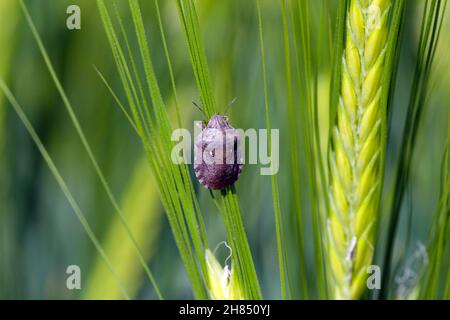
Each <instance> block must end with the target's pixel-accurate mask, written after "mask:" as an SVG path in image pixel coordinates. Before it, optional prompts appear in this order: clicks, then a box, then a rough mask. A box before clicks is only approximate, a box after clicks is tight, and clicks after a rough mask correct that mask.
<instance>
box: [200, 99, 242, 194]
mask: <svg viewBox="0 0 450 320" xmlns="http://www.w3.org/2000/svg"><path fill="white" fill-rule="evenodd" d="M233 102H234V100H233ZM233 102H232V103H233ZM197 107H198V106H197ZM242 167H243V159H242V153H241V139H240V136H239V134H238V131H237V130H236V129H234V128H233V127H232V126H231V125H230V124H229V122H228V117H226V116H221V115H219V114H215V115H214V116H212V117H211V119H210V120H209V121H208V122H207V123H206V122H203V124H202V131H201V132H200V134H199V135H198V136H197V137H196V138H195V144H194V171H195V176H196V177H197V179H198V181H199V182H200V184H202V185H203V186H204V187H205V188H208V189H214V190H220V189H224V188H226V187H228V186H231V185H232V184H233V183H235V182H236V181H237V179H238V178H239V175H240V174H241V171H242Z"/></svg>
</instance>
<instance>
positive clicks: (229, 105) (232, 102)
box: [223, 97, 237, 115]
mask: <svg viewBox="0 0 450 320" xmlns="http://www.w3.org/2000/svg"><path fill="white" fill-rule="evenodd" d="M236 99H237V97H235V98H234V99H233V100H231V102H230V103H229V104H228V106H227V107H226V109H225V111H224V112H223V115H226V114H227V111H228V109H230V108H231V106H232V105H233V104H234V103H235V102H236Z"/></svg>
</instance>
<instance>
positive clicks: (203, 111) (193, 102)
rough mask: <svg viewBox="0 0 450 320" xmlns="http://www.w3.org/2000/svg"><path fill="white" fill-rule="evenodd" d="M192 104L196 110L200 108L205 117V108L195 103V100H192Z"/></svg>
mask: <svg viewBox="0 0 450 320" xmlns="http://www.w3.org/2000/svg"><path fill="white" fill-rule="evenodd" d="M192 104H193V105H194V106H196V107H197V109H198V110H200V112H201V113H202V114H203V115H204V116H205V118H207V116H206V113H205V110H203V108H202V107H200V106H199V105H198V104H197V102H195V101H194V100H192Z"/></svg>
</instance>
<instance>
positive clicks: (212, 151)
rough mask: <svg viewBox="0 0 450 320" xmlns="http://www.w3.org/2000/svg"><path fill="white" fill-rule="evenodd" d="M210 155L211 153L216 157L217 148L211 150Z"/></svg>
mask: <svg viewBox="0 0 450 320" xmlns="http://www.w3.org/2000/svg"><path fill="white" fill-rule="evenodd" d="M209 155H210V156H211V157H215V156H216V150H215V149H213V150H211V151H210V152H209Z"/></svg>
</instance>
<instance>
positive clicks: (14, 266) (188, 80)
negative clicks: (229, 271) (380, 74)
mask: <svg viewBox="0 0 450 320" xmlns="http://www.w3.org/2000/svg"><path fill="white" fill-rule="evenodd" d="M25 3H26V5H27V7H28V9H29V10H30V13H31V15H32V17H33V19H34V21H35V23H36V25H37V28H38V31H39V32H40V34H41V36H42V38H43V42H44V45H45V46H46V49H47V50H48V51H49V55H50V58H51V60H52V62H53V63H54V66H55V69H56V72H57V74H58V76H59V78H60V79H61V81H62V84H63V86H64V88H65V90H66V92H67V93H68V97H69V99H70V101H71V102H72V104H73V106H74V108H75V112H76V114H77V116H78V117H79V120H80V123H81V125H82V127H83V129H84V130H85V133H86V135H87V137H88V140H89V142H90V143H91V145H92V147H93V150H94V153H95V156H96V157H97V159H98V161H99V164H100V166H101V168H102V170H103V171H104V173H105V174H106V177H107V180H108V183H109V184H110V186H111V187H112V190H113V192H114V194H115V195H116V196H117V198H118V199H119V200H120V204H121V206H122V208H123V209H124V212H125V213H126V215H127V217H128V220H129V222H130V224H131V226H132V229H133V231H134V234H135V235H136V238H137V239H138V241H139V242H140V244H141V247H142V248H143V250H144V253H145V256H146V259H148V263H149V266H150V268H151V270H152V272H153V274H154V276H155V278H156V280H157V283H158V284H159V286H160V288H161V291H162V293H163V295H164V297H166V298H181V299H184V298H192V292H191V290H190V286H189V282H188V280H187V277H186V274H185V272H184V269H183V265H182V263H181V260H180V257H179V254H178V252H177V249H176V246H175V243H174V241H173V238H172V234H171V231H170V228H169V226H168V222H167V219H166V217H165V215H164V212H163V210H162V206H161V204H160V201H159V198H158V197H159V195H158V192H157V189H156V186H155V185H154V183H153V178H152V175H151V172H150V169H149V167H148V165H147V163H146V161H145V156H144V152H143V150H142V145H141V142H140V140H139V138H138V137H137V135H136V134H135V132H134V131H133V129H132V127H131V126H130V125H129V123H128V122H127V120H126V118H125V117H124V115H123V114H122V112H121V111H120V109H119V108H118V107H117V105H116V103H115V102H114V99H113V98H112V96H111V94H110V93H109V92H108V90H107V88H106V87H105V86H104V84H103V83H102V81H101V79H100V78H99V76H98V75H97V73H96V72H95V69H94V66H95V67H96V68H98V69H99V70H100V71H101V72H102V73H103V74H104V75H105V77H106V79H108V81H109V82H110V83H111V84H112V86H113V87H114V89H115V91H116V92H117V93H118V94H119V98H120V99H121V100H122V101H123V102H125V98H124V97H123V94H122V93H123V91H122V89H121V85H120V81H119V78H118V76H117V71H116V68H115V64H114V61H113V59H112V54H111V50H110V47H109V46H108V43H107V41H106V36H105V33H104V30H103V26H102V22H101V19H100V17H99V13H98V9H97V5H96V2H95V1H92V0H60V1H51V0H39V1H25ZM117 3H118V5H119V9H120V10H121V12H123V16H124V19H125V23H126V28H127V30H131V31H130V32H132V28H131V19H130V17H129V13H128V10H127V5H126V1H120V0H119V1H117ZM411 3H413V4H410V5H409V6H408V11H407V23H406V28H405V30H404V34H403V38H402V51H401V56H400V67H399V71H398V76H397V80H396V89H395V99H394V101H393V107H394V108H393V109H392V117H391V119H390V121H391V122H390V123H391V126H390V132H389V143H388V152H387V155H388V159H387V168H386V179H385V188H384V194H385V195H384V197H383V199H384V201H385V202H387V201H388V200H389V192H390V190H392V183H393V181H392V176H391V174H390V173H391V171H392V166H393V164H394V163H395V161H396V160H397V156H398V152H399V143H400V141H401V140H400V138H401V132H402V129H403V124H404V117H405V110H406V105H407V101H408V95H409V90H410V85H411V79H412V72H413V71H414V63H415V53H416V46H417V39H418V31H419V23H418V21H419V20H420V19H419V18H418V17H419V16H420V12H418V10H420V8H421V5H420V1H419V0H416V1H411ZM70 4H77V5H79V6H80V8H81V30H73V31H72V30H68V29H67V28H66V19H67V17H68V15H67V14H66V8H67V7H68V6H69V5H70ZM196 4H197V9H198V14H199V19H200V27H201V30H202V39H203V40H204V43H205V48H206V53H207V58H208V63H209V67H210V71H211V76H212V82H213V87H214V90H215V96H216V99H217V101H218V103H219V104H221V107H222V108H223V109H224V108H225V107H226V105H227V104H228V103H229V102H230V101H231V100H232V99H233V98H234V97H237V102H236V104H235V105H234V106H233V107H232V108H231V110H230V112H229V116H230V121H231V123H232V125H233V126H235V127H239V128H244V129H246V128H257V129H258V128H264V127H265V114H264V100H263V99H264V97H263V83H262V74H261V60H260V51H259V50H260V49H259V39H258V36H259V35H258V21H257V14H256V7H255V3H254V1H238V0H226V1H213V0H199V1H197V2H196ZM329 4H330V5H329V10H330V15H332V14H333V10H334V7H335V5H336V1H330V3H329ZM141 6H142V10H143V15H144V18H145V23H146V25H145V27H146V31H147V35H148V38H149V46H150V50H151V53H152V58H153V64H154V67H155V70H156V74H157V77H158V81H159V85H160V88H161V91H162V94H163V96H164V99H165V101H166V103H167V105H168V108H170V109H171V112H172V113H174V101H173V94H172V91H171V85H170V78H169V73H168V69H167V63H166V60H165V58H164V51H163V47H162V42H161V38H160V33H159V29H158V22H157V18H156V12H155V7H154V3H153V1H141ZM312 6H313V7H314V6H316V5H315V4H312ZM160 7H161V13H162V19H163V23H164V27H165V31H166V36H167V42H168V49H169V53H170V55H171V59H172V63H173V67H174V74H175V80H176V83H177V89H178V94H179V100H180V104H181V112H182V118H183V123H184V125H185V127H186V128H188V129H190V130H193V121H194V120H202V115H201V113H200V112H199V111H198V110H197V109H195V108H194V107H193V105H192V100H196V101H198V100H199V98H198V95H199V94H198V91H197V89H196V85H195V79H194V76H193V73H192V67H191V65H190V61H189V53H188V51H187V49H186V45H185V40H184V37H183V32H182V30H181V28H180V23H179V19H178V14H177V11H176V7H175V3H174V1H170V0H169V1H160ZM317 8H319V6H317ZM262 10H263V19H264V37H265V43H266V59H267V61H266V63H267V67H268V82H269V98H270V106H271V117H272V119H271V121H272V126H273V127H274V128H279V129H280V139H281V140H280V161H281V163H280V171H279V182H280V189H281V199H282V205H283V209H284V211H285V212H286V213H287V214H288V217H289V212H290V211H292V206H293V204H292V198H293V197H294V196H293V194H292V188H291V184H290V179H291V177H290V169H289V159H290V158H289V144H288V136H287V113H286V88H285V75H284V60H283V59H284V54H283V49H282V48H283V42H282V41H283V39H282V22H281V14H280V4H279V2H278V1H268V0H266V1H262ZM447 11H448V10H447ZM311 14H312V15H313V16H314V19H313V21H314V23H315V25H313V26H311V29H312V30H318V29H319V25H320V23H321V22H320V13H319V10H311ZM330 19H331V18H330ZM333 27H334V22H333V21H331V23H330V22H327V25H326V28H327V30H328V33H329V35H328V36H329V37H330V39H332V33H333ZM313 32H314V31H313ZM448 32H450V26H449V23H448V21H446V22H444V30H443V37H442V39H441V44H440V46H439V50H438V53H437V59H436V63H435V72H433V80H432V82H433V84H434V85H433V90H432V92H431V93H430V95H429V99H428V101H427V103H428V104H429V108H428V109H427V113H426V114H425V115H424V118H423V121H422V125H421V127H420V128H419V130H420V132H419V134H418V141H417V148H416V150H415V153H414V158H413V170H412V175H411V180H410V184H409V187H408V192H407V195H406V197H405V200H404V205H403V207H402V214H403V215H402V220H401V221H400V226H401V227H400V229H401V230H400V231H401V232H400V235H399V237H398V239H397V242H398V245H397V250H398V253H399V254H398V255H395V256H396V257H398V259H397V260H399V261H396V263H399V265H400V266H401V262H402V261H401V260H402V259H403V258H404V257H405V256H406V257H407V256H408V255H410V254H411V252H413V251H414V250H415V249H416V243H417V241H420V242H425V241H426V239H427V237H428V225H429V223H430V221H431V217H432V214H433V212H434V209H435V207H436V203H437V198H438V192H439V190H438V188H439V178H440V167H439V166H440V161H441V156H442V152H443V149H444V143H445V139H446V136H447V133H448V130H449V128H448V111H449V102H450V91H449V90H448V88H449V86H450V72H449V64H448V62H449V60H448V52H449V50H450V40H449V38H448V37H447V36H446V35H447V34H448ZM315 40H316V39H314V38H313V41H315ZM317 41H318V40H317ZM313 44H314V43H313ZM325 45H326V46H328V50H326V49H325V50H323V51H322V54H320V55H317V56H315V57H314V59H317V60H318V64H319V65H320V66H321V70H320V71H321V74H323V76H321V77H320V80H321V81H320V82H319V90H320V92H321V93H323V95H322V94H321V96H320V100H319V101H320V102H321V104H322V105H323V118H321V119H323V122H324V127H326V125H327V124H326V121H327V117H326V116H325V115H326V111H327V104H326V103H327V94H328V89H329V88H328V86H329V83H328V79H329V76H330V68H331V65H330V57H329V56H328V55H327V52H330V51H331V48H330V47H329V42H328V41H326V42H325ZM0 76H1V77H3V78H4V79H6V81H7V83H8V85H9V86H10V88H11V90H12V91H13V93H14V94H15V95H16V97H17V98H18V100H19V102H20V103H21V105H22V106H23V107H24V109H25V112H26V113H27V115H28V116H29V117H30V119H31V121H32V124H33V125H34V127H35V129H36V130H37V132H38V134H39V136H40V138H41V139H42V140H43V142H44V144H45V146H46V147H47V148H48V150H49V153H50V155H51V156H52V157H53V159H54V161H55V163H56V165H57V166H58V168H59V169H60V171H61V172H62V174H63V176H64V178H65V179H66V181H67V182H68V185H69V187H70V189H71V191H72V192H73V193H74V195H75V197H76V199H77V201H78V202H79V204H80V206H81V207H82V209H83V210H84V212H85V213H86V214H87V216H88V220H89V222H90V224H91V225H92V227H93V229H94V232H95V234H96V235H97V236H98V237H99V238H100V239H101V241H102V245H103V246H104V248H105V250H106V251H107V252H108V253H109V254H110V257H111V260H112V261H113V263H114V265H115V266H116V267H117V269H118V270H119V273H120V274H121V276H122V277H123V278H124V280H125V283H126V286H127V288H129V290H130V292H132V294H133V295H134V297H135V298H139V299H154V298H156V295H155V293H154V290H153V288H152V287H151V285H150V284H149V282H148V281H147V280H146V279H145V275H144V272H143V269H142V267H141V265H140V264H139V262H138V259H137V257H136V256H135V254H134V252H133V251H132V249H131V242H130V240H129V239H128V238H127V236H126V234H125V232H124V230H123V228H122V226H121V225H120V223H119V221H118V218H117V215H116V214H115V213H114V209H113V208H112V206H111V203H110V202H109V200H108V198H107V196H106V194H105V193H104V191H103V188H102V186H101V184H100V181H99V180H98V178H97V176H96V174H95V171H94V169H93V167H92V165H91V163H90V161H89V158H88V157H87V155H86V152H85V151H84V149H83V147H82V145H81V143H80V141H79V138H78V136H77V135H76V131H75V130H74V128H73V125H72V123H71V122H70V119H69V117H68V114H67V112H66V110H65V108H64V105H63V103H62V101H61V98H60V96H59V95H58V93H57V91H56V89H55V86H54V84H53V81H52V80H51V77H50V75H49V73H48V70H47V68H46V66H45V64H44V61H43V59H42V57H41V55H40V53H39V51H38V48H37V46H36V43H35V41H34V39H33V37H32V34H31V31H30V29H29V27H28V25H27V24H26V22H25V20H24V15H23V13H22V11H21V8H20V5H19V1H17V0H0ZM298 107H299V108H300V107H302V106H298ZM325 130H326V129H325ZM301 160H302V159H301ZM301 171H302V176H301V179H302V181H305V183H304V186H305V190H306V189H307V182H306V173H305V172H306V168H305V166H304V161H301ZM195 186H196V188H197V189H198V194H199V199H200V205H201V208H202V212H203V213H204V218H205V222H206V227H207V233H208V237H209V242H210V243H211V244H212V245H215V244H217V243H219V242H220V241H222V240H225V233H224V229H223V223H222V221H221V219H220V216H219V214H218V212H217V210H216V209H215V207H214V205H213V204H212V202H211V200H210V196H209V193H208V192H207V191H206V190H205V189H203V188H202V187H200V186H199V185H198V184H197V183H196V184H195ZM237 189H238V192H239V199H240V206H241V211H242V213H243V219H244V223H245V226H246V230H247V234H248V237H249V242H250V246H251V249H252V254H253V258H254V260H255V264H256V269H257V273H258V275H259V278H260V281H261V285H262V290H263V295H264V297H265V298H280V293H279V292H280V290H279V278H278V266H277V260H276V237H275V228H274V220H273V219H274V218H273V209H272V196H271V187H270V177H269V176H260V175H259V166H258V165H247V166H246V167H245V168H244V171H243V174H242V176H241V178H240V180H239V182H238V183H237ZM303 200H304V201H303ZM302 206H303V207H304V212H305V216H306V218H305V219H306V221H305V225H306V226H308V224H309V223H310V221H309V219H310V218H309V217H310V216H309V214H308V212H309V209H310V208H309V204H308V202H307V199H306V197H305V199H302ZM387 212H388V211H386V212H385V211H382V213H386V214H387ZM408 214H412V217H413V218H412V222H411V223H412V227H411V230H412V231H413V232H412V233H411V238H407V236H408V235H407V230H408V223H407V218H406V217H407V216H408ZM384 218H385V217H384ZM287 220H289V218H287ZM287 222H288V223H286V227H287V234H288V235H291V236H293V235H292V234H293V230H290V228H292V224H290V223H289V221H287ZM303 232H304V233H305V236H306V246H307V248H306V249H307V258H308V261H312V260H313V256H312V252H311V250H312V245H311V243H312V235H311V228H308V227H306V228H305V230H303ZM381 232H383V225H382V227H381ZM221 254H223V256H226V252H224V253H221ZM294 257H295V256H294ZM222 261H223V260H222ZM311 263H312V262H311ZM73 264H75V265H78V266H80V268H81V272H82V289H81V290H72V291H71V290H68V289H67V288H66V278H67V276H68V275H67V274H66V268H67V266H69V265H73ZM291 265H292V267H293V268H294V269H293V270H292V269H291V274H292V276H291V278H292V279H290V280H291V282H292V283H293V288H294V290H295V288H296V287H298V284H296V281H297V282H298V279H297V278H298V275H297V273H296V272H295V261H291ZM312 270H313V268H310V272H309V274H308V278H309V279H310V282H311V283H312V284H313V283H314V281H315V275H314V274H313V273H312ZM118 290H119V289H118V287H117V285H116V283H115V280H114V278H112V277H111V275H110V274H109V272H108V270H107V268H106V267H105V266H104V265H103V262H102V261H101V260H100V259H99V257H98V254H97V252H96V251H95V249H94V247H93V245H92V243H91V242H90V240H89V238H88V237H87V235H86V233H85V231H84V230H83V228H82V227H81V225H80V223H79V221H78V220H77V219H76V216H75V215H74V214H73V212H72V209H71V208H70V206H69V205H68V203H67V200H66V198H65V197H64V196H63V194H62V193H61V191H60V189H59V188H58V186H57V184H56V183H55V181H54V178H53V176H52V175H51V173H50V172H49V170H48V168H47V165H46V164H45V162H44V161H43V159H42V157H41V155H40V154H39V152H38V150H37V149H36V147H35V145H34V144H33V142H32V140H31V139H30V137H29V135H28V133H27V132H26V130H25V128H24V127H23V125H22V123H21V122H20V120H19V119H18V118H17V116H16V114H15V113H14V112H13V110H12V108H11V107H10V106H9V104H8V103H7V102H6V101H5V99H4V97H3V96H2V94H1V93H0V298H19V299H21V298H25V299H47V298H56V299H67V298H121V295H120V292H119V291H118Z"/></svg>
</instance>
